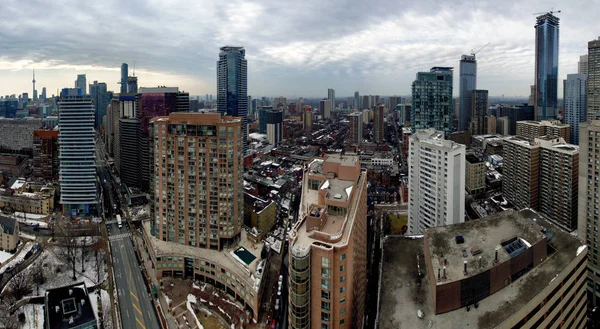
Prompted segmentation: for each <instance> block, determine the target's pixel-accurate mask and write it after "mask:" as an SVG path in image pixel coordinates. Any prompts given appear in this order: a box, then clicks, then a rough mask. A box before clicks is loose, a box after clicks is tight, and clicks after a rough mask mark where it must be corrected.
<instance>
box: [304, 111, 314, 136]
mask: <svg viewBox="0 0 600 329" xmlns="http://www.w3.org/2000/svg"><path fill="white" fill-rule="evenodd" d="M312 122H313V117H312V107H310V106H309V105H304V112H303V114H302V128H304V131H305V132H306V133H307V134H310V132H311V131H312Z"/></svg>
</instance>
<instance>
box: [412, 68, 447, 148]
mask: <svg viewBox="0 0 600 329" xmlns="http://www.w3.org/2000/svg"><path fill="white" fill-rule="evenodd" d="M452 106H453V105H452V68H451V67H433V68H431V71H430V72H419V73H417V79H416V80H415V81H414V82H413V84H412V108H411V114H410V117H411V130H412V131H413V133H414V132H415V131H416V130H417V129H427V128H434V129H435V130H437V131H443V132H444V135H445V137H446V138H448V137H449V136H450V130H451V127H452V125H451V121H452V120H451V118H452V113H453V109H452Z"/></svg>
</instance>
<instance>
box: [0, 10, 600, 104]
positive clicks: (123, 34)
mask: <svg viewBox="0 0 600 329" xmlns="http://www.w3.org/2000/svg"><path fill="white" fill-rule="evenodd" d="M555 5H556V6H558V5H561V6H562V7H560V8H557V9H561V10H562V13H561V14H559V15H558V16H559V17H560V19H561V21H560V24H561V30H560V55H559V61H560V67H559V74H560V78H561V79H564V78H566V74H568V73H576V71H577V61H578V60H579V55H582V54H585V53H587V42H588V41H590V40H592V39H594V38H596V37H598V34H600V21H599V20H597V12H598V11H599V10H600V4H598V3H597V2H595V1H589V0H588V1H585V0H581V1H579V0H574V1H568V2H549V1H527V2H526V1H497V0H496V1H459V0H446V1H433V0H425V1H423V0H421V1H393V0H372V1H361V2H358V1H346V0H336V1H332V0H301V1H281V0H262V1H252V2H247V1H239V0H227V1H197V0H177V1H175V0H169V1H164V0H163V1H159V0H134V1H131V0H123V1H119V0H102V1H70V0H53V1H46V0H38V1H32V0H2V1H1V2H0V94H2V95H6V94H20V93H22V92H29V93H30V97H31V93H32V91H31V70H32V69H33V68H35V69H36V80H37V89H38V92H41V89H42V87H44V86H45V87H47V88H48V94H49V95H50V94H53V93H56V90H57V88H62V87H72V86H73V81H74V80H75V78H76V75H77V74H80V73H85V74H87V80H88V83H91V82H92V81H93V80H98V81H103V82H106V83H108V87H109V89H112V90H118V85H117V81H118V80H119V69H120V65H121V63H122V62H127V63H129V65H130V71H131V68H132V67H133V62H134V61H135V62H136V76H138V79H139V85H140V86H156V85H168V86H179V87H180V89H184V90H186V91H189V92H190V93H191V94H194V95H195V94H200V95H204V94H216V82H215V81H216V77H215V75H216V74H215V66H216V60H217V59H218V52H219V47H221V46H224V45H241V46H244V47H245V48H246V57H247V59H248V79H249V82H248V89H249V91H248V92H249V94H251V95H255V96H258V95H261V96H262V95H267V96H278V95H284V96H288V97H295V96H305V97H312V96H315V97H323V96H326V95H327V88H328V87H329V88H334V89H336V95H337V96H339V97H341V96H349V95H350V94H351V93H353V91H354V90H359V91H360V93H361V94H381V95H408V94H410V86H411V83H412V81H413V80H414V78H415V74H416V72H418V71H426V70H429V68H430V67H432V66H454V67H455V68H456V69H455V71H456V72H455V77H456V76H457V74H458V61H459V59H460V56H461V54H467V53H469V52H470V51H471V49H472V48H479V47H481V46H483V45H485V44H486V43H487V42H491V44H490V45H489V46H488V47H487V48H485V49H484V50H483V51H481V52H480V53H479V54H478V55H477V58H478V86H477V87H478V88H480V89H488V90H490V94H491V95H495V96H500V95H502V94H504V95H506V96H527V95H528V94H529V85H531V84H532V83H533V72H534V29H533V25H534V24H535V16H534V15H532V14H533V13H534V12H542V11H548V10H550V9H551V8H552V7H553V6H555ZM130 73H131V72H130ZM457 90H458V81H457V80H455V94H456V91H457ZM559 93H560V94H562V88H559Z"/></svg>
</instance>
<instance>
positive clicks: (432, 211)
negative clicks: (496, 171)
mask: <svg viewBox="0 0 600 329" xmlns="http://www.w3.org/2000/svg"><path fill="white" fill-rule="evenodd" d="M444 138H445V136H444V133H443V132H442V131H435V130H434V129H422V130H417V131H416V132H415V133H413V135H412V136H410V137H409V149H408V152H409V157H408V159H409V162H410V165H409V168H410V169H409V171H408V186H409V192H408V195H409V198H410V199H409V203H408V231H409V233H411V234H423V230H424V229H425V228H428V227H436V226H444V225H449V224H456V223H462V222H464V221H465V172H466V167H465V166H466V163H465V154H466V151H465V146H464V145H462V144H458V143H455V142H453V141H450V140H445V139H444Z"/></svg>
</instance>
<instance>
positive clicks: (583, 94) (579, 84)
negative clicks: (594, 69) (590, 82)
mask: <svg viewBox="0 0 600 329" xmlns="http://www.w3.org/2000/svg"><path fill="white" fill-rule="evenodd" d="M586 64H587V62H586ZM586 66H587V65H586ZM586 70H587V67H586ZM564 97H565V123H566V124H568V125H569V126H570V129H569V130H570V131H569V133H570V142H571V143H573V144H576V145H579V123H580V122H584V121H586V120H587V75H586V74H567V81H566V84H565V95H564Z"/></svg>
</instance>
